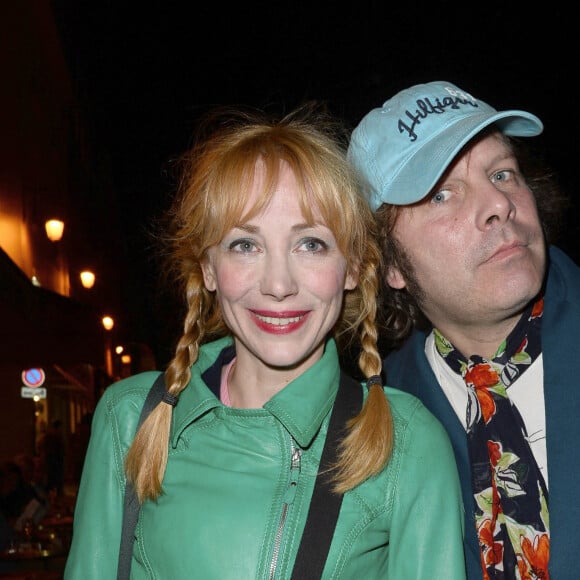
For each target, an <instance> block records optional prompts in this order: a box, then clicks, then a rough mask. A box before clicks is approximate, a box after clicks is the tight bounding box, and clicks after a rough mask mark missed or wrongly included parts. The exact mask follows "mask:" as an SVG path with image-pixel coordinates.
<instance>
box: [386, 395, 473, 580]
mask: <svg viewBox="0 0 580 580" xmlns="http://www.w3.org/2000/svg"><path fill="white" fill-rule="evenodd" d="M396 436H399V437H400V438H401V441H400V444H401V446H402V452H401V454H400V456H399V457H400V462H401V463H400V466H399V467H400V469H399V479H398V483H397V490H396V493H395V495H394V498H395V499H394V506H393V521H392V528H391V536H390V550H389V552H390V555H389V574H388V578H413V580H433V578H445V580H463V579H464V578H465V577H466V572H465V559H464V550H463V533H464V529H463V527H464V518H463V502H462V498H461V488H460V484H459V476H458V472H457V466H456V463H455V458H454V455H453V449H452V447H451V443H450V441H449V438H448V436H447V433H446V432H445V430H444V429H443V427H442V425H441V424H440V423H439V422H438V421H437V420H436V419H435V417H434V416H433V415H431V413H430V412H429V411H428V410H427V409H426V408H425V407H424V406H423V405H419V406H417V408H416V410H415V412H414V413H413V414H412V416H411V417H410V418H409V424H408V428H407V429H404V430H403V431H402V433H397V434H396Z"/></svg>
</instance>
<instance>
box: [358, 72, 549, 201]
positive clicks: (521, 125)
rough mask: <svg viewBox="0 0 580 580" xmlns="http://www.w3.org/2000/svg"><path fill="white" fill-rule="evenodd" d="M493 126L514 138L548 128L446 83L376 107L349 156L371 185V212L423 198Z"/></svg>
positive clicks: (403, 93)
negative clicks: (468, 145)
mask: <svg viewBox="0 0 580 580" xmlns="http://www.w3.org/2000/svg"><path fill="white" fill-rule="evenodd" d="M492 123H495V124H496V125H497V126H498V128H499V129H500V131H502V132H503V133H504V134H506V135H510V136H514V137H533V136H535V135H539V134H540V133H541V132H542V130H543V128H544V126H543V125H542V122H541V121H540V119H538V117H536V116H535V115H532V114H531V113H527V112H526V111H518V110H509V111H496V110H495V109H494V108H493V107H490V106H489V105H488V104H487V103H484V102H483V101H481V100H479V99H476V98H475V97H473V96H472V95H470V94H469V93H467V92H466V91H464V90H462V89H460V88H459V87H457V86H455V85H454V84H452V83H449V82H446V81H433V82H430V83H426V84H420V85H415V86H413V87H410V88H408V89H405V90H403V91H401V92H399V93H397V94H396V95H395V96H394V97H392V98H391V99H389V100H388V101H385V103H384V104H383V106H382V107H380V108H376V109H372V110H371V111H370V112H369V113H368V114H367V115H365V117H363V119H362V120H361V122H360V123H359V124H358V126H357V127H356V128H355V129H354V131H353V132H352V136H351V140H350V144H349V147H348V158H349V160H350V161H351V162H352V163H353V164H354V166H355V167H356V168H357V169H358V171H359V172H360V173H361V174H362V176H363V178H364V179H365V180H366V181H367V183H368V186H369V190H368V191H367V192H366V195H367V199H368V201H369V204H370V206H371V208H372V210H373V211H375V210H376V209H378V208H379V206H380V205H381V204H383V203H390V204H395V205H407V204H411V203H415V202H416V201H419V200H420V199H422V198H423V197H425V196H426V195H427V194H428V193H429V192H430V191H431V189H432V188H433V187H435V185H436V184H437V181H439V179H440V178H441V176H442V175H443V173H444V172H445V170H446V169H447V167H448V166H449V164H450V163H451V162H452V161H453V159H454V158H455V156H456V155H457V154H458V153H459V151H460V150H461V148H462V147H463V146H464V145H465V144H466V143H467V142H468V141H469V140H470V139H471V138H472V137H474V136H475V135H477V134H478V133H479V132H480V131H481V130H482V129H484V128H485V127H487V126H489V125H491V124H492Z"/></svg>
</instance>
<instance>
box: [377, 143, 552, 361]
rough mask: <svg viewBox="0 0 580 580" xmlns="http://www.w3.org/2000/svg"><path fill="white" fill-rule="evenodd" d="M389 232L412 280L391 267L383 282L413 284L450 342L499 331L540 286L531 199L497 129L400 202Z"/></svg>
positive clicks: (540, 252) (540, 254)
mask: <svg viewBox="0 0 580 580" xmlns="http://www.w3.org/2000/svg"><path fill="white" fill-rule="evenodd" d="M394 235H395V238H396V240H397V241H398V242H399V244H400V245H401V247H402V248H403V249H404V251H405V253H406V255H407V257H408V258H409V261H410V263H411V265H412V269H413V273H412V276H413V279H412V280H411V279H408V273H407V272H405V273H403V272H402V271H401V270H399V269H397V268H391V269H390V270H389V271H388V272H387V282H388V284H389V285H390V286H392V287H393V288H403V287H405V286H409V287H412V286H413V284H414V283H416V285H417V286H418V288H420V290H421V296H420V297H419V300H420V306H421V308H422V309H423V311H424V313H425V314H426V316H427V317H428V318H429V319H430V320H431V322H432V323H433V325H434V326H436V327H437V328H438V329H439V330H440V331H441V332H442V333H443V334H444V335H445V336H447V338H449V339H450V340H451V341H452V342H455V340H458V342H461V340H460V339H459V337H460V336H464V335H465V334H466V333H470V332H474V331H475V332H477V329H479V330H480V331H481V332H482V333H484V334H485V333H486V332H487V333H491V334H495V333H499V334H498V336H500V335H501V333H502V332H504V331H505V332H506V333H507V331H509V330H510V328H511V327H513V325H514V324H515V321H516V320H517V318H518V317H519V314H520V313H521V310H522V309H523V308H524V307H525V305H526V304H527V303H528V302H529V301H530V300H531V299H532V298H534V296H535V295H536V294H537V293H538V292H539V290H540V287H541V284H542V280H543V276H544V271H545V264H546V249H545V242H544V237H543V232H542V228H541V225H540V221H539V218H538V213H537V209H536V204H535V200H534V197H533V194H532V193H531V191H530V190H529V188H528V187H527V185H526V184H525V182H524V179H523V177H522V175H521V173H520V170H519V167H518V164H517V161H516V159H515V158H514V156H513V154H512V152H511V150H510V148H509V146H508V145H507V144H506V143H505V142H504V140H503V139H502V137H501V135H499V134H495V133H494V134H490V135H488V136H486V137H484V138H483V139H481V140H479V141H477V142H475V143H474V145H473V146H472V147H471V148H468V149H467V150H465V151H464V152H463V153H461V154H460V155H459V156H458V157H457V158H456V160H455V161H454V163H453V164H452V165H451V166H450V168H449V169H448V171H447V173H446V174H445V175H444V176H443V178H442V179H441V181H440V182H439V184H438V185H437V186H436V187H435V188H434V189H433V191H431V192H430V193H429V194H428V195H427V196H426V197H425V198H423V199H422V200H421V201H420V202H418V203H416V204H413V205H411V206H406V207H404V208H402V210H401V212H400V215H399V217H398V220H397V222H396V225H395V229H394ZM469 354H471V353H467V355H468V356H469Z"/></svg>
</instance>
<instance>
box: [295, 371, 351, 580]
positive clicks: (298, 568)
mask: <svg viewBox="0 0 580 580" xmlns="http://www.w3.org/2000/svg"><path fill="white" fill-rule="evenodd" d="M361 406H362V388H361V385H360V383H358V382H357V381H355V380H354V379H353V378H352V377H350V376H348V375H347V374H346V373H344V372H341V374H340V384H339V387H338V393H337V394H336V400H335V402H334V407H333V409H332V414H331V416H330V423H329V425H328V433H327V435H326V441H325V443H324V449H323V450H322V456H321V458H320V467H319V470H318V476H317V478H316V483H315V485H314V492H313V493H312V500H311V501H310V508H309V510H308V519H307V520H306V526H305V527H304V532H303V533H302V540H301V541H300V547H299V548H298V554H297V556H296V562H295V563H294V570H293V572H292V579H293V580H311V579H312V580H320V578H322V571H323V570H324V565H325V564H326V559H327V556H328V550H329V549H330V543H331V542H332V538H333V536H334V529H335V527H336V521H337V519H338V513H339V512H340V506H341V505H342V498H343V494H337V493H334V492H333V491H332V486H331V483H330V481H329V479H328V477H325V471H326V469H328V468H329V467H331V466H332V465H334V464H335V462H336V458H337V448H338V443H339V441H340V440H341V439H342V437H343V436H344V430H345V425H346V422H347V421H348V420H349V419H351V418H352V417H354V416H356V415H357V414H358V413H359V411H360V409H361Z"/></svg>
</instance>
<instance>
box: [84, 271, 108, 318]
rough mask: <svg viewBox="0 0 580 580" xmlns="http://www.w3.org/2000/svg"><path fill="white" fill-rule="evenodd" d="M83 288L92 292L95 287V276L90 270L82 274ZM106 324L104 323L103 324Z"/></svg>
mask: <svg viewBox="0 0 580 580" xmlns="http://www.w3.org/2000/svg"><path fill="white" fill-rule="evenodd" d="M80 276H81V284H82V285H83V288H87V290H90V289H91V288H92V287H93V286H94V285H95V274H94V272H91V271H90V270H83V271H82V272H81V274H80ZM103 324H104V323H103Z"/></svg>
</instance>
